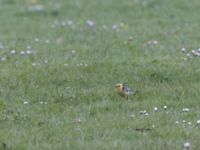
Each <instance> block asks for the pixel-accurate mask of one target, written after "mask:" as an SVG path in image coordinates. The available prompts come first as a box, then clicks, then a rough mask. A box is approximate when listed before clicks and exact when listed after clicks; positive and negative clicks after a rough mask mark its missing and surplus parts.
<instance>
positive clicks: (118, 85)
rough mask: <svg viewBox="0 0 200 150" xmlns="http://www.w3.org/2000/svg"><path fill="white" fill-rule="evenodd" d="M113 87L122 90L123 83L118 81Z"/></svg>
mask: <svg viewBox="0 0 200 150" xmlns="http://www.w3.org/2000/svg"><path fill="white" fill-rule="evenodd" d="M115 88H116V89H117V91H118V92H122V91H123V84H122V83H118V84H116V85H115Z"/></svg>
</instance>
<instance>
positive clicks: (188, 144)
mask: <svg viewBox="0 0 200 150" xmlns="http://www.w3.org/2000/svg"><path fill="white" fill-rule="evenodd" d="M190 146H191V144H190V142H185V143H184V145H183V147H184V149H189V148H190Z"/></svg>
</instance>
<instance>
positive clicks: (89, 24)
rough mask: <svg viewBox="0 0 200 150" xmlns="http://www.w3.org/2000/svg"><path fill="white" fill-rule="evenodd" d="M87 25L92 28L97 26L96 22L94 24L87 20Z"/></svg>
mask: <svg viewBox="0 0 200 150" xmlns="http://www.w3.org/2000/svg"><path fill="white" fill-rule="evenodd" d="M86 24H87V26H88V27H90V28H91V27H94V26H95V24H94V22H93V21H92V20H87V21H86Z"/></svg>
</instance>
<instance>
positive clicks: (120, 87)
mask: <svg viewBox="0 0 200 150" xmlns="http://www.w3.org/2000/svg"><path fill="white" fill-rule="evenodd" d="M115 88H116V90H117V93H118V94H119V95H120V96H122V97H125V98H126V99H128V97H129V95H131V94H134V93H135V91H133V90H131V88H129V87H128V85H127V84H123V83H117V84H116V85H115Z"/></svg>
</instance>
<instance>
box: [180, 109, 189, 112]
mask: <svg viewBox="0 0 200 150" xmlns="http://www.w3.org/2000/svg"><path fill="white" fill-rule="evenodd" d="M182 111H183V112H188V111H190V109H189V108H183V109H182Z"/></svg>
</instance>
